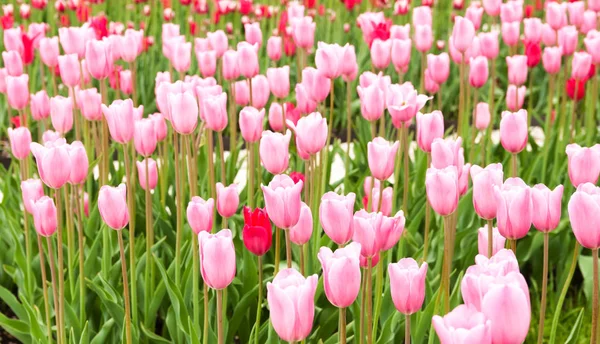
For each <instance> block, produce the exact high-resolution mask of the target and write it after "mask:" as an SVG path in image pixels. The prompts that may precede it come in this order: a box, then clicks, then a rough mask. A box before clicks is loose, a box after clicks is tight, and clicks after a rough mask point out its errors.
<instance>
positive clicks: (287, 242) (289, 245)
mask: <svg viewBox="0 0 600 344" xmlns="http://www.w3.org/2000/svg"><path fill="white" fill-rule="evenodd" d="M282 230H283V231H284V232H285V260H286V263H287V268H288V269H289V268H291V267H292V242H291V241H290V230H289V229H282Z"/></svg>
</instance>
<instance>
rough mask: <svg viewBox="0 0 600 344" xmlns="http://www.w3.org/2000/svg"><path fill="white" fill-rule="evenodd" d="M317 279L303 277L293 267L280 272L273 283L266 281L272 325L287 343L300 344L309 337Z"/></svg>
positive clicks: (314, 276)
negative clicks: (297, 342) (297, 343)
mask: <svg viewBox="0 0 600 344" xmlns="http://www.w3.org/2000/svg"><path fill="white" fill-rule="evenodd" d="M318 280H319V278H318V276H317V275H312V276H309V277H307V278H304V276H302V275H301V274H300V273H299V272H298V271H296V270H294V269H291V268H290V269H283V270H281V271H279V273H278V274H277V275H276V276H275V278H274V279H273V282H267V302H268V304H269V308H270V310H271V314H270V319H271V324H273V329H275V332H277V335H279V337H280V338H281V339H283V340H284V341H289V342H296V341H301V340H303V339H305V338H306V337H308V335H309V334H310V331H311V330H312V326H313V319H314V316H315V301H314V298H315V292H316V290H317V282H318Z"/></svg>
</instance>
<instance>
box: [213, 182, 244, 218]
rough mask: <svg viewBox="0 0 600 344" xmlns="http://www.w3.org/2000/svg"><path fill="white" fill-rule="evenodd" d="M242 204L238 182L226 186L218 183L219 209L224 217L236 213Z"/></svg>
mask: <svg viewBox="0 0 600 344" xmlns="http://www.w3.org/2000/svg"><path fill="white" fill-rule="evenodd" d="M239 204H240V194H239V192H238V187H237V184H231V185H228V186H225V185H223V184H221V183H217V211H218V212H219V215H221V216H222V217H225V218H228V217H232V216H233V215H235V213H236V212H237V209H238V205H239Z"/></svg>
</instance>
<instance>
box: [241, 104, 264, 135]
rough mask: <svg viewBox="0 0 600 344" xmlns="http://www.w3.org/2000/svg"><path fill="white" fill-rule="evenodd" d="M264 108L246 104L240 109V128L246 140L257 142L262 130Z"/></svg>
mask: <svg viewBox="0 0 600 344" xmlns="http://www.w3.org/2000/svg"><path fill="white" fill-rule="evenodd" d="M264 117H265V110H264V109H262V110H260V111H258V110H257V109H256V108H253V107H250V106H247V107H245V108H243V109H242V111H240V130H241V132H242V137H244V140H246V142H258V141H260V137H261V135H262V132H263V119H264Z"/></svg>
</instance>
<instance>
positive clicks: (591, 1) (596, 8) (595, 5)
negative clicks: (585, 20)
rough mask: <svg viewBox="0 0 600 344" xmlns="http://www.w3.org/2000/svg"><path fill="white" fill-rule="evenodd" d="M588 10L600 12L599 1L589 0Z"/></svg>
mask: <svg viewBox="0 0 600 344" xmlns="http://www.w3.org/2000/svg"><path fill="white" fill-rule="evenodd" d="M587 5H588V8H589V9H590V10H592V11H594V12H600V1H599V0H588V2H587Z"/></svg>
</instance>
